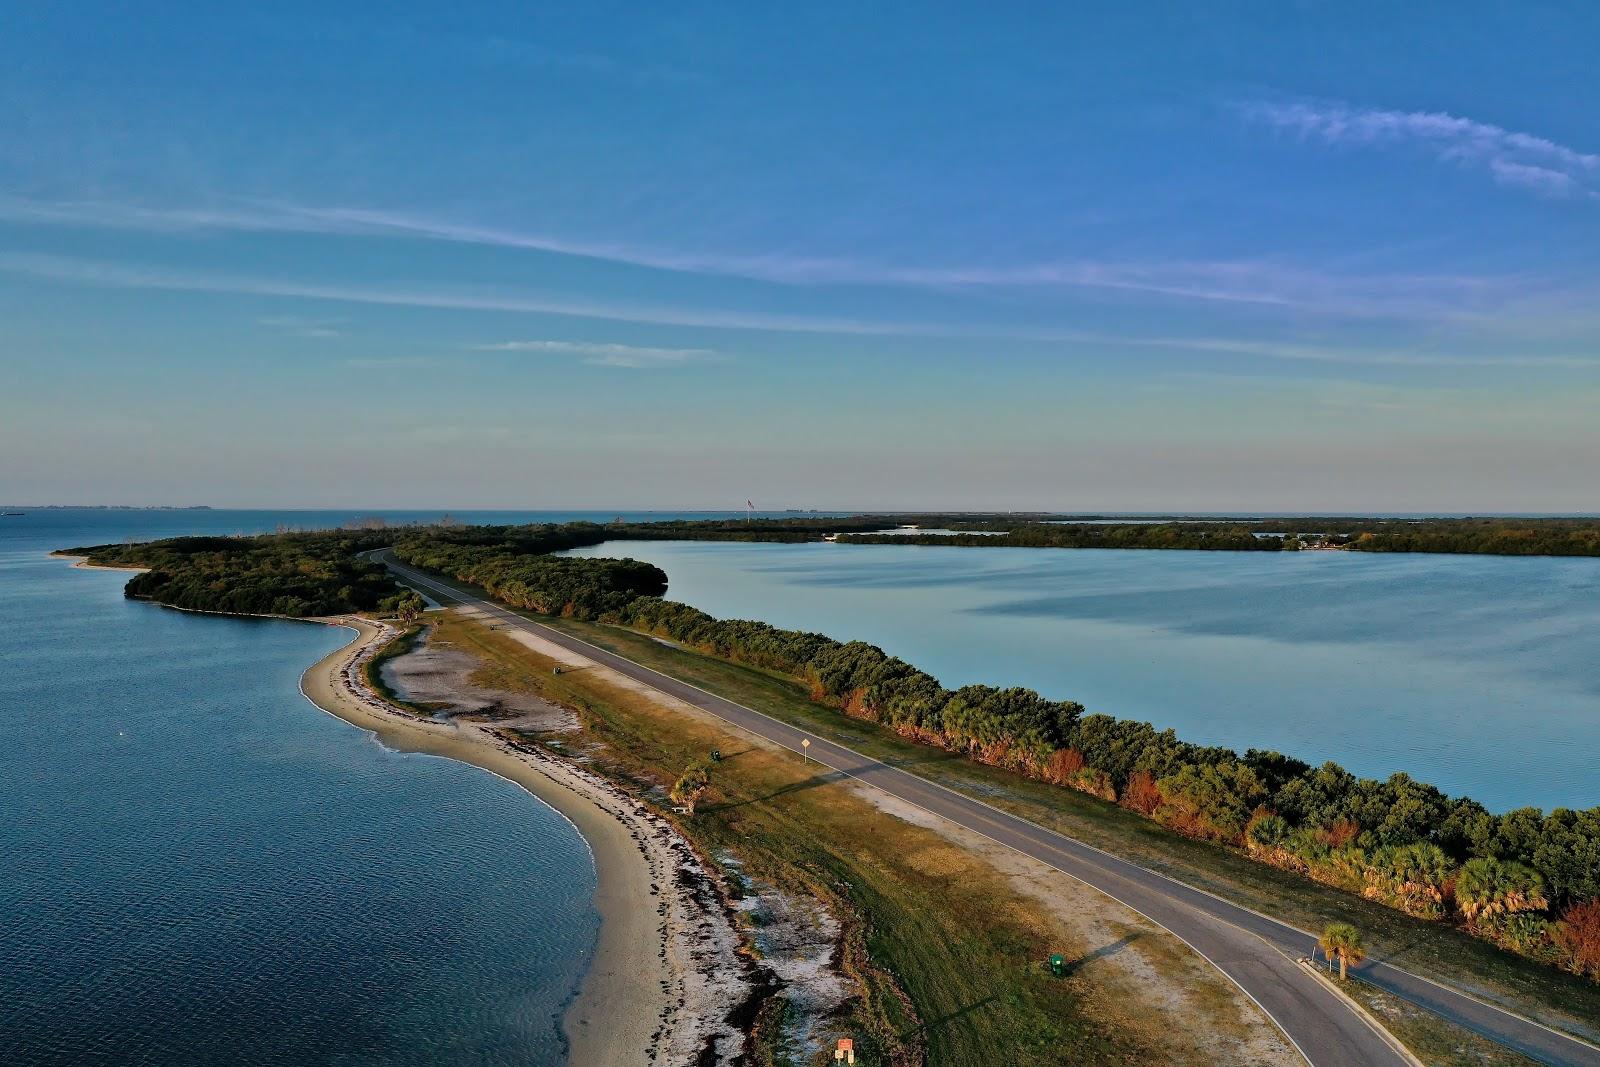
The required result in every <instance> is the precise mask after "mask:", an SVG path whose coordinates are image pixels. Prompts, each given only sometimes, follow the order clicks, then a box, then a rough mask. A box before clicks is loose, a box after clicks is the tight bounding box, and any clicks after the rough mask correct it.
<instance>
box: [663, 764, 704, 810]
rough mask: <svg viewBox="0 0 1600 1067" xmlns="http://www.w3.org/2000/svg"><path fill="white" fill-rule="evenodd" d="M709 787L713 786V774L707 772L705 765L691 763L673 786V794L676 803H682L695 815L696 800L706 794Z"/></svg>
mask: <svg viewBox="0 0 1600 1067" xmlns="http://www.w3.org/2000/svg"><path fill="white" fill-rule="evenodd" d="M709 788H711V776H710V775H709V774H707V773H706V768H705V765H704V764H701V763H691V764H689V766H687V767H685V768H684V771H683V774H682V775H681V776H680V777H679V778H678V782H677V784H676V785H674V786H673V787H672V794H671V795H672V799H673V802H674V803H677V804H682V805H683V806H684V807H685V808H687V809H688V811H689V814H690V815H693V814H694V806H695V802H696V801H698V800H699V799H700V798H701V797H702V796H704V795H705V791H706V790H707V789H709Z"/></svg>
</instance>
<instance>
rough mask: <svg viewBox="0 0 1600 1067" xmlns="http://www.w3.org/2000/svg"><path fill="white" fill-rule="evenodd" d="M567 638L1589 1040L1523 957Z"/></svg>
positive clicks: (1057, 796)
mask: <svg viewBox="0 0 1600 1067" xmlns="http://www.w3.org/2000/svg"><path fill="white" fill-rule="evenodd" d="M530 617H533V618H538V621H540V622H543V623H546V624H547V625H551V626H554V627H556V628H558V629H561V630H564V631H566V632H568V633H571V634H573V635H575V636H578V637H581V638H583V639H585V640H588V641H592V642H593V643H595V644H597V645H600V646H601V647H603V648H607V649H610V650H611V651H614V652H616V653H618V654H620V655H624V656H626V657H628V658H629V659H632V660H635V661H637V662H639V663H642V664H645V665H646V666H649V667H653V668H655V669H657V670H660V671H662V672H663V673H666V674H670V675H672V676H674V677H677V678H681V679H683V680H685V681H688V682H692V683H693V684H695V685H698V686H700V687H701V688H704V689H706V690H708V691H710V692H713V693H716V694H718V695H720V696H724V697H727V698H728V699H730V700H735V701H737V702H739V703H741V704H745V705H747V706H749V707H752V708H756V709H758V710H760V711H763V712H766V713H767V714H769V715H773V716H775V717H777V718H780V719H784V720H786V721H789V722H792V723H795V724H797V725H801V726H803V727H805V728H806V729H808V730H811V731H813V732H814V733H816V734H817V735H818V736H821V737H826V738H830V739H832V740H836V741H839V742H842V743H845V744H848V745H850V746H852V747H854V748H856V749H857V750H859V751H861V752H864V753H866V754H868V755H871V756H874V757H876V758H878V759H881V760H883V761H884V762H888V763H895V764H898V765H900V766H903V767H905V768H906V769H907V770H910V771H912V772H914V773H916V774H919V775H922V776H923V777H925V778H929V779H931V780H933V781H937V782H940V783H942V784H944V785H947V786H950V787H951V788H954V789H958V790H960V791H962V792H964V793H967V794H970V795H972V796H975V797H978V798H980V799H982V800H985V801H987V802H988V803H991V804H994V805H995V806H997V807H1000V808H1004V809H1006V810H1008V811H1011V812H1014V813H1015V814H1018V815H1021V816H1023V817H1025V818H1028V819H1032V820H1033V821H1035V822H1038V823H1040V824H1042V825H1045V826H1048V827H1051V828H1052V829H1056V830H1059V831H1060V832H1062V833H1065V834H1068V835H1070V836H1072V837H1075V838H1077V839H1079V840H1082V841H1086V842H1088V843H1090V844H1093V845H1095V846H1097V847H1100V848H1103V849H1105V850H1106V851H1108V852H1113V853H1115V854H1117V855H1119V856H1123V857H1126V858H1128V859H1131V860H1134V861H1136V862H1138V863H1141V864H1143V865H1145V866H1147V867H1150V868H1153V869H1155V870H1159V871H1161V872H1163V873H1165V874H1168V875H1170V876H1172V877H1174V878H1178V879H1181V880H1182V881H1185V882H1187V883H1189V884H1191V885H1194V886H1197V887H1199V888H1202V889H1205V890H1208V891H1210V892H1212V893H1215V894H1217V895H1218V896H1221V897H1224V898H1226V899H1229V900H1232V901H1235V902H1237V903H1239V904H1242V905H1244V906H1246V907H1250V908H1254V909H1256V910H1257V911H1261V912H1264V913H1266V914H1269V915H1272V916H1274V917H1276V918H1279V919H1282V920H1284V921H1286V922H1290V923H1293V924H1295V925H1296V926H1299V927H1301V928H1303V929H1306V930H1320V929H1322V928H1323V926H1324V925H1326V924H1327V923H1328V922H1333V921H1341V922H1348V923H1351V924H1352V925H1354V926H1356V927H1357V928H1358V929H1360V930H1361V931H1362V934H1363V936H1364V937H1365V939H1366V941H1367V944H1368V946H1369V950H1370V952H1371V953H1372V954H1373V955H1375V956H1378V957H1381V958H1383V959H1385V960H1386V961H1388V962H1391V963H1393V964H1395V965H1397V966H1401V967H1404V968H1406V969H1408V970H1411V971H1413V972H1415V973H1418V974H1421V975H1425V976H1427V977H1431V978H1433V979H1435V980H1437V981H1442V982H1446V983H1449V984H1451V985H1454V986H1457V987H1459V988H1462V989H1466V990H1469V991H1471V992H1474V993H1475V994H1477V995H1478V996H1481V997H1483V998H1485V999H1489V1000H1493V1001H1496V1002H1499V1003H1502V1004H1504V1005H1505V1006H1507V1007H1509V1008H1512V1009H1513V1010H1517V1011H1520V1012H1522V1013H1524V1014H1528V1015H1531V1016H1534V1017H1535V1018H1538V1019H1540V1020H1541V1021H1543V1022H1545V1023H1547V1024H1548V1025H1552V1026H1557V1027H1564V1028H1568V1029H1573V1030H1575V1031H1576V1032H1579V1033H1582V1032H1584V1030H1583V1027H1584V1026H1585V1025H1587V1026H1588V1028H1589V1031H1588V1032H1589V1036H1591V1038H1592V1037H1593V1036H1595V1034H1596V1024H1595V1020H1597V1019H1600V985H1597V984H1595V983H1592V982H1588V981H1585V980H1583V979H1580V978H1577V977H1575V976H1573V975H1569V974H1566V973H1565V972H1562V971H1558V970H1555V969H1553V968H1550V967H1545V966H1542V965H1540V964H1537V963H1534V962H1532V961H1530V960H1526V959H1523V958H1521V957H1518V956H1516V955H1513V954H1511V953H1508V952H1504V951H1502V950H1500V949H1497V948H1495V947H1494V946H1492V945H1490V944H1488V943H1486V942H1484V941H1481V940H1479V939H1477V938H1473V937H1470V936H1468V935H1467V934H1464V933H1462V932H1460V931H1458V930H1454V929H1452V928H1450V927H1448V926H1445V925H1443V924H1440V923H1429V922H1425V921H1422V920H1418V919H1413V918H1411V917H1409V916H1407V915H1404V914H1402V913H1400V912H1397V911H1394V910H1392V909H1390V908H1385V907H1383V906H1381V905H1378V904H1375V903H1373V902H1371V901H1367V900H1363V899H1362V898H1360V897H1358V896H1355V895H1353V894H1350V893H1346V892H1343V891H1341V890H1338V889H1334V888H1332V887H1329V886H1324V885H1320V884H1318V883H1316V882H1312V881H1310V880H1309V879H1305V878H1302V877H1299V876H1298V875H1294V874H1290V873H1288V872H1285V871H1280V870H1277V869H1276V868H1273V867H1269V866H1267V865H1265V864H1261V863H1256V862H1255V861H1253V860H1251V859H1249V858H1248V857H1246V856H1245V855H1244V854H1242V853H1239V852H1236V851H1233V850H1230V849H1227V848H1224V847H1221V846H1218V845H1214V844H1210V843H1206V842H1201V841H1194V840H1191V839H1189V838H1185V837H1181V836H1179V835H1177V834H1174V833H1171V832H1170V831H1167V830H1165V829H1163V828H1162V827H1160V826H1159V825H1157V824H1156V823H1154V822H1152V821H1150V820H1148V819H1144V818H1141V817H1139V816H1137V815H1135V814H1133V813H1132V812H1129V811H1127V810H1125V809H1123V808H1119V807H1117V806H1116V805H1115V804H1110V803H1107V802H1105V801H1101V800H1097V799H1095V798H1093V797H1089V796H1086V795H1084V794H1081V793H1077V792H1075V791H1072V790H1068V789H1062V788H1058V787H1055V786H1050V785H1047V784H1045V783H1042V782H1034V781H1031V780H1029V779H1026V778H1022V777H1021V776H1018V775H1015V774H1011V773H1009V772H1006V771H1002V770H998V769H995V768H992V767H985V766H983V765H982V764H978V763H975V762H973V761H971V760H968V759H965V758H963V757H960V756H958V755H955V754H953V753H949V752H945V751H943V750H940V749H936V748H932V747H929V746H925V745H918V744H915V743H912V742H910V741H907V740H904V739H902V738H900V737H898V736H897V735H895V734H893V733H891V732H890V731H888V730H885V729H883V728H881V727H879V726H877V725H875V724H872V723H868V722H863V721H860V720H856V719H851V718H848V717H847V716H845V715H844V714H843V713H841V712H839V711H837V710H835V709H833V708H829V707H826V706H824V705H820V704H817V703H815V702H813V701H811V700H810V699H809V698H808V697H807V695H806V693H805V692H804V690H803V689H802V688H801V687H800V686H799V685H798V684H797V683H795V682H794V681H792V680H790V679H787V678H782V677H778V676H775V675H772V674H769V673H766V672H763V671H759V670H754V669H751V668H748V667H744V666H741V665H738V664H733V663H728V662H726V661H723V660H719V659H716V658H713V657H710V656H705V655H701V654H699V653H696V652H691V651H687V650H684V649H682V648H678V647H676V646H673V645H669V644H666V643H663V642H662V641H659V640H656V639H654V638H651V637H649V636H647V635H643V634H639V633H636V632H634V631H630V630H624V629H620V628H617V627H611V626H600V625H597V624H592V623H583V622H577V621H574V620H571V619H552V618H545V617H538V616H530Z"/></svg>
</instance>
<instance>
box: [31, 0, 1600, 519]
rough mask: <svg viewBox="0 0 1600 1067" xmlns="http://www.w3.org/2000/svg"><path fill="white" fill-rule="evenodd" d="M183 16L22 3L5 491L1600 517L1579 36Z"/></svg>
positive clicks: (1278, 13)
mask: <svg viewBox="0 0 1600 1067" xmlns="http://www.w3.org/2000/svg"><path fill="white" fill-rule="evenodd" d="M186 6H188V7H189V8H190V10H187V11H184V12H182V13H181V14H180V13H179V12H177V11H176V10H174V9H171V8H170V6H169V7H168V8H165V9H163V8H161V7H160V6H157V7H155V8H151V7H149V6H143V7H142V8H141V7H130V6H128V5H120V4H93V3H78V4H57V5H26V6H20V7H16V9H15V10H12V11H10V12H8V14H7V29H6V32H5V33H4V34H0V454H3V455H4V456H5V457H6V459H5V462H4V463H3V464H0V499H4V500H6V501H14V502H51V501H54V502H105V501H109V502H135V503H144V502H205V503H211V504H214V505H218V506H223V505H248V504H260V505H310V506H352V507H353V506H369V507H370V506H448V507H458V508H459V507H486V506H504V507H541V506H547V507H582V506H594V507H621V506H635V507H637V506H659V507H697V506H698V507H713V508H722V507H728V506H738V505H739V504H741V503H742V501H743V500H744V499H745V498H746V497H753V498H755V499H756V500H757V502H758V503H759V504H764V505H768V506H772V507H784V506H796V507H812V506H815V507H824V508H828V507H867V506H895V507H930V508H937V507H966V508H1049V509H1064V510H1091V509H1106V508H1115V509H1138V510H1150V509H1163V508H1177V509H1203V510H1227V509H1260V510H1360V509H1374V510H1446V511H1489V510H1520V511H1561V510H1582V511H1593V510H1600V504H1597V494H1596V489H1597V482H1600V479H1597V478H1596V476H1595V474H1594V471H1596V470H1600V418H1595V417H1594V414H1593V413H1594V412H1595V411H1597V410H1600V120H1597V118H1596V116H1597V115H1600V86H1597V80H1596V79H1595V78H1594V76H1593V57H1594V55H1595V52H1596V46H1597V45H1600V12H1597V11H1596V9H1594V8H1592V7H1590V6H1588V5H1578V4H1567V5H1516V6H1515V7H1514V8H1513V7H1510V6H1507V5H1491V4H1470V3H1469V4H1456V5H1451V6H1450V7H1449V8H1448V9H1443V8H1441V9H1435V10H1432V11H1423V10H1420V9H1417V10H1410V11H1407V10H1398V9H1396V8H1395V6H1394V5H1378V4H1371V5H1367V4H1343V5H1331V4H1321V3H1318V4H1283V3H1277V4H1264V3H1263V4H1240V5H1228V4H1215V5H1189V6H1188V8H1184V7H1182V6H1180V5H1170V4H1158V5H1139V4H1130V5H1116V6H1115V8H1114V9H1113V6H1112V5H1105V9H1104V10H1101V11H1098V12H1096V11H1091V10H1088V7H1089V6H1088V5H1081V6H1072V7H1071V8H1068V7H1066V6H1064V5H1047V4H1039V5H998V6H999V7H1001V8H1003V10H1000V11H992V10H980V8H979V7H978V6H977V5H941V4H914V5H912V4H905V5H890V4H883V5H828V4H824V5H810V6H808V7H805V8H804V9H796V8H795V7H794V6H793V5H791V6H789V7H787V8H778V7H774V8H772V9H770V10H769V11H767V12H766V13H762V12H761V11H757V10H752V9H753V8H755V7H756V5H743V4H741V5H732V4H730V5H682V6H678V5H674V6H673V8H672V10H670V11H669V10H664V6H663V5H637V6H625V5H607V4H585V5H563V9H557V8H556V7H555V6H554V5H529V4H505V5H492V4H477V5H456V6H455V7H454V8H441V7H438V6H436V5H428V6H418V7H416V8H415V9H413V8H412V7H411V6H410V5H405V4H384V5H369V6H365V7H364V8H363V6H362V5H355V4H342V5H322V4H318V5H310V4H305V5H301V4H294V3H287V4H274V5H260V4H249V5H244V4H238V5H235V4H227V3H213V4H207V5H186ZM989 6H990V7H994V6H996V5H989ZM329 7H333V8H335V9H336V13H331V14H330V13H329V12H328V10H326V9H327V8H329Z"/></svg>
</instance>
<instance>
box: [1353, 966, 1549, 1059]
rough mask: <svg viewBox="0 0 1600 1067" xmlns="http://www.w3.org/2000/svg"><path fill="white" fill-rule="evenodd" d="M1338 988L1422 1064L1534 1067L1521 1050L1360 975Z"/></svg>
mask: <svg viewBox="0 0 1600 1067" xmlns="http://www.w3.org/2000/svg"><path fill="white" fill-rule="evenodd" d="M1341 988H1342V989H1343V991H1344V993H1345V994H1346V995H1347V996H1349V997H1350V999H1351V1000H1354V1001H1355V1002H1356V1003H1357V1004H1360V1005H1361V1006H1362V1007H1363V1008H1365V1009H1366V1010H1367V1012H1368V1013H1369V1014H1371V1015H1372V1017H1373V1018H1375V1019H1377V1020H1378V1022H1379V1023H1380V1024H1381V1025H1382V1026H1383V1028H1384V1029H1386V1030H1388V1031H1389V1032H1390V1033H1391V1034H1393V1035H1394V1036H1395V1037H1396V1038H1398V1039H1399V1040H1400V1042H1401V1043H1402V1044H1403V1045H1405V1046H1406V1048H1408V1049H1410V1050H1411V1051H1412V1053H1413V1054H1414V1055H1415V1056H1416V1057H1417V1058H1418V1059H1419V1060H1421V1061H1422V1062H1423V1063H1426V1064H1441V1065H1446V1067H1458V1065H1459V1067H1469V1065H1476V1067H1536V1062H1535V1061H1534V1060H1530V1059H1528V1057H1526V1056H1524V1055H1522V1054H1521V1053H1517V1052H1512V1051H1511V1050H1510V1049H1508V1048H1504V1047H1502V1046H1500V1045H1497V1044H1495V1043H1494V1042H1493V1041H1490V1040H1489V1039H1488V1038H1486V1037H1479V1036H1478V1035H1477V1034H1475V1033H1473V1032H1472V1031H1470V1030H1466V1029H1463V1028H1462V1027H1459V1026H1453V1025H1451V1024H1449V1023H1446V1022H1444V1021H1443V1020H1441V1019H1440V1018H1439V1017H1438V1016H1436V1015H1434V1014H1432V1013H1431V1012H1427V1011H1424V1010H1423V1009H1421V1008H1419V1007H1417V1006H1416V1005H1415V1004H1412V1003H1410V1002H1409V1001H1404V1000H1401V999H1400V998H1399V997H1396V996H1394V995H1392V994H1389V993H1385V992H1384V991H1383V990H1381V989H1379V988H1378V987H1377V986H1372V985H1368V984H1367V983H1366V982H1363V981H1362V980H1361V979H1360V978H1352V979H1351V980H1350V981H1348V982H1346V983H1344V985H1343V986H1342V987H1341Z"/></svg>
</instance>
